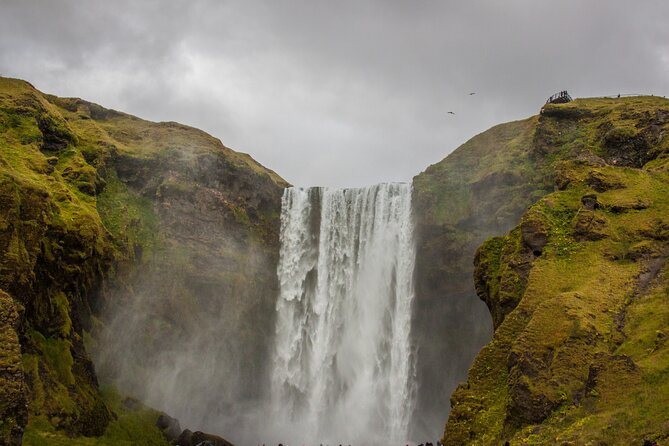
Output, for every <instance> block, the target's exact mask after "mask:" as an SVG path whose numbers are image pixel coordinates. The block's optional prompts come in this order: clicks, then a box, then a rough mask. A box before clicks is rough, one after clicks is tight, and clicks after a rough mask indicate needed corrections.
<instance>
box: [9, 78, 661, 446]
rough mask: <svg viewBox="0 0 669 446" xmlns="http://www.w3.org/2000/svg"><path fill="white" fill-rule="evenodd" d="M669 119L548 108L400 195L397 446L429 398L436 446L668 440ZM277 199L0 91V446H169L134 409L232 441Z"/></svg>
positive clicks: (210, 163) (249, 372) (614, 107)
mask: <svg viewBox="0 0 669 446" xmlns="http://www.w3.org/2000/svg"><path fill="white" fill-rule="evenodd" d="M668 125H669V103H668V101H666V100H665V99H662V98H654V97H639V98H618V99H588V100H577V101H574V102H572V103H569V104H563V105H547V106H545V107H544V108H543V109H542V113H541V114H540V115H539V116H535V117H531V118H528V119H525V120H522V121H516V122H511V123H507V124H502V125H499V126H496V127H493V128H492V129H490V130H488V131H486V132H484V133H482V134H480V135H478V136H476V137H474V138H472V139H471V140H470V141H468V142H467V143H465V144H464V145H463V146H461V147H460V148H458V149H457V150H456V151H455V152H453V153H452V154H451V155H450V156H448V157H447V158H446V159H445V160H443V161H441V162H439V163H437V164H435V165H433V166H430V167H429V168H428V169H427V170H426V171H425V172H423V173H421V174H420V175H418V176H416V177H415V178H414V181H413V190H412V197H411V200H412V206H413V212H414V215H413V218H414V220H413V221H414V223H415V241H416V245H415V260H416V264H415V276H414V285H415V296H413V304H412V306H413V310H412V312H411V324H410V325H411V330H410V332H411V336H410V338H409V347H408V348H409V350H410V353H409V354H404V355H403V356H404V357H407V358H409V359H410V360H411V361H410V362H411V367H415V368H414V371H415V380H414V382H415V383H417V384H418V386H417V388H415V389H411V390H412V391H414V390H415V395H414V396H415V398H414V399H412V400H411V404H415V411H414V412H413V418H412V419H411V420H408V421H406V426H409V434H408V436H409V438H416V439H419V440H420V441H423V439H429V438H436V436H437V435H441V427H442V426H443V422H444V418H445V417H446V416H447V415H448V411H449V399H450V402H451V405H452V410H451V412H450V415H449V419H448V423H447V425H446V430H445V436H444V438H443V441H444V442H445V443H446V444H454V445H455V444H458V445H459V444H482V445H488V444H500V443H503V442H504V441H505V440H511V442H512V444H516V443H522V442H526V443H530V444H532V443H535V444H546V443H555V442H562V443H566V444H579V443H580V442H582V441H593V442H600V443H601V442H604V443H615V442H616V441H618V440H620V439H623V440H624V442H625V443H633V442H638V441H639V440H640V439H641V438H642V437H644V436H648V437H652V438H654V439H658V440H664V439H666V438H669V425H667V424H666V419H667V417H668V416H669V414H667V412H666V407H669V401H667V395H669V378H667V377H668V376H669V374H668V373H667V367H668V366H669V345H668V344H667V343H666V342H665V340H666V338H667V334H668V333H667V331H666V327H667V324H668V323H669V302H667V295H669V288H668V283H667V277H668V276H667V266H666V257H667V241H668V239H669V238H668V237H669V236H668V235H667V234H668V232H667V231H668V228H669V221H668V220H667V218H668V216H669V203H668V202H667V200H668V198H667V197H669V194H668V193H667V192H669V186H668V185H669V173H668V171H669V168H668V164H667V163H668V160H669V142H668V139H667V138H666V132H667V127H668ZM287 186H288V184H287V183H286V182H285V181H284V180H282V179H281V178H280V177H279V176H277V175H276V174H275V173H274V172H272V171H271V170H268V169H266V168H264V167H262V166H260V165H258V164H257V163H256V162H255V161H253V160H252V159H251V158H250V157H249V156H248V155H244V154H241V153H237V152H234V151H232V150H230V149H228V148H226V147H225V146H223V145H222V144H221V143H220V141H218V140H217V139H215V138H213V137H211V136H209V135H207V134H205V133H204V132H201V131H199V130H197V129H193V128H190V127H187V126H183V125H180V124H177V123H151V122H147V121H144V120H141V119H139V118H136V117H133V116H130V115H127V114H124V113H120V112H116V111H112V110H107V109H104V108H102V107H100V106H98V105H95V104H92V103H89V102H86V101H83V100H80V99H63V98H57V97H54V96H50V95H45V94H43V93H40V92H39V91H37V90H36V89H34V88H33V87H32V86H31V85H30V84H28V83H26V82H23V81H18V80H13V79H6V78H0V211H1V212H0V229H1V232H0V253H1V254H2V255H1V256H0V304H1V305H0V372H1V373H0V420H1V422H0V444H20V442H21V439H22V438H23V441H24V442H25V443H26V444H45V443H46V444H56V445H60V444H63V445H67V444H89V443H90V442H89V440H91V439H90V438H88V437H86V436H89V437H90V436H92V437H96V438H95V441H97V442H98V444H110V445H111V444H166V443H167V440H166V439H165V437H164V436H163V434H162V433H161V432H160V430H159V429H158V428H157V427H156V420H157V419H158V416H159V415H160V413H159V412H158V411H156V410H154V409H151V408H149V407H147V406H144V405H143V404H142V403H141V402H140V401H139V400H142V402H145V403H149V404H150V405H153V406H154V407H156V408H158V409H161V408H170V413H171V415H175V416H177V418H179V419H180V420H181V422H182V423H183V424H184V427H191V428H194V429H211V430H214V431H216V432H219V433H223V434H227V433H228V432H235V435H237V438H250V437H246V436H245V435H246V434H247V433H248V431H250V430H254V429H255V427H254V426H255V425H254V424H253V421H254V420H258V419H259V418H258V416H259V414H258V412H257V410H256V408H257V407H259V402H260V401H261V400H262V399H263V398H266V397H267V396H268V395H269V394H270V393H271V389H270V382H271V381H272V380H271V379H270V378H271V376H270V368H269V365H270V364H269V360H270V358H272V352H271V350H272V348H273V347H272V346H273V345H275V344H274V343H275V340H276V339H275V325H276V320H275V318H276V317H277V312H276V297H277V296H278V295H279V294H280V291H281V290H280V286H279V283H278V280H277V275H276V271H277V265H278V262H279V232H280V230H279V226H280V225H279V223H280V221H279V220H280V212H281V197H282V195H283V193H284V189H285V188H286V187H287ZM407 187H408V186H407ZM404 192H407V191H404ZM319 206H320V203H319ZM319 218H320V217H319ZM313 225H314V226H316V223H315V222H313ZM318 226H319V227H320V220H319V221H318ZM505 234H506V235H505ZM491 237H492V238H491ZM312 241H313V240H312ZM379 249H380V248H379ZM387 257H388V256H387ZM474 259H475V262H473V261H474ZM326 269H327V268H326ZM307 275H308V276H309V277H310V279H309V280H307V282H309V281H310V280H314V281H315V280H316V279H317V277H316V276H315V274H311V275H309V274H307ZM472 277H474V280H472ZM394 283H395V284H398V283H399V281H398V279H397V278H396V280H395V282H394ZM381 294H383V293H381ZM390 294H392V295H393V299H396V298H397V293H390ZM476 295H478V297H479V298H480V299H478V298H477V297H476ZM393 302H397V300H395V301H393ZM389 305H390V304H389ZM381 307H383V306H379V308H381ZM389 308H390V307H388V306H386V307H383V311H386V312H388V314H390V312H389V311H390V310H389ZM303 310H304V308H303ZM380 311H381V310H380ZM404 314H408V313H406V312H405V313H404ZM370 320H371V319H370ZM392 320H395V319H394V318H392V317H388V318H386V319H384V320H383V321H382V322H383V324H385V325H383V324H382V325H383V326H384V327H386V328H388V325H387V323H388V321H392ZM374 321H376V322H373V323H377V322H378V321H379V319H374ZM369 323H370V324H371V323H372V322H369ZM363 325H364V324H363ZM296 333H297V332H296ZM351 336H352V335H351ZM491 337H492V341H491V342H488V341H490V339H491ZM212 339H213V340H215V342H212ZM305 339H306V338H305ZM486 344H487V345H486ZM305 345H306V344H305ZM352 345H354V343H352ZM384 347H388V346H387V345H386V346H384ZM381 350H383V351H386V352H387V349H386V350H384V349H381ZM347 353H348V354H355V353H356V349H355V348H351V349H348V350H347V351H346V352H342V353H341V355H342V356H345V354H347ZM381 356H382V357H384V358H386V357H387V356H384V355H381ZM91 357H92V358H94V360H95V361H94V362H95V366H94V365H93V361H92V360H91ZM474 358H476V359H474ZM377 359H378V358H377ZM382 359H383V358H382ZM381 363H383V361H381ZM472 363H473V365H471V364H472ZM388 364H389V363H388ZM470 365H471V368H470ZM468 369H469V370H468ZM340 371H341V370H340ZM348 372H351V373H353V372H355V371H351V370H348ZM333 376H335V375H333ZM384 376H385V375H384ZM336 377H337V379H340V381H341V383H345V381H346V380H345V379H344V378H345V374H340V375H336ZM98 378H99V380H98ZM388 379H389V378H388ZM465 380H466V383H464V384H461V385H459V386H458V384H459V383H461V382H463V381H465ZM100 382H102V383H106V384H105V385H103V386H102V387H101V386H100ZM109 383H114V384H115V385H113V386H110V385H107V384H109ZM344 387H345V386H344ZM342 388H343V387H342ZM621 389H625V391H624V392H622V391H621ZM119 390H120V393H123V394H125V395H130V396H132V397H133V398H127V397H125V396H121V395H120V393H119ZM310 392H311V393H310ZM305 394H314V392H312V391H311V390H309V391H306V392H305ZM379 395H381V396H379V398H380V399H383V398H387V397H389V396H388V395H389V392H388V391H381V392H380V393H379ZM296 405H299V404H297V403H296ZM333 407H334V406H333ZM398 407H399V406H398ZM326 409H327V408H326ZM325 412H327V410H325ZM371 412H374V411H370V413H371ZM332 414H334V412H332ZM630 414H631V415H630ZM261 415H262V414H261ZM333 416H334V415H333ZM391 418H392V417H391ZM400 418H401V417H400ZM382 421H383V422H387V420H386V419H385V418H384V419H383V420H382ZM403 423H404V421H403ZM403 426H404V424H403ZM378 429H380V430H381V429H390V428H389V426H388V425H385V424H383V425H379V427H378ZM251 433H253V432H251ZM385 438H388V437H385Z"/></svg>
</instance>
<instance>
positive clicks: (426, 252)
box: [412, 118, 545, 438]
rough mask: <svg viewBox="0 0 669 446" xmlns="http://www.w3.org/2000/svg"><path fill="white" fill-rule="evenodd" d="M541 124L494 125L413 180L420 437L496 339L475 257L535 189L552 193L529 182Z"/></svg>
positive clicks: (531, 121)
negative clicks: (480, 291) (478, 293)
mask: <svg viewBox="0 0 669 446" xmlns="http://www.w3.org/2000/svg"><path fill="white" fill-rule="evenodd" d="M534 124H535V119H534V118H531V119H529V120H525V121H518V122H514V123H509V124H504V125H501V126H497V127H494V128H493V129H491V130H489V131H487V132H484V133H483V134H481V135H478V136H476V137H475V138H473V139H472V140H470V141H469V142H467V143H466V144H465V145H463V146H461V147H460V148H458V150H456V151H455V152H453V153H452V154H451V155H450V156H449V157H448V158H446V159H445V160H444V161H442V162H440V163H438V164H436V165H434V166H430V167H429V168H428V169H427V170H426V171H425V172H423V173H421V174H420V175H418V176H417V177H415V178H414V183H413V185H414V197H413V204H414V211H415V214H416V230H417V234H416V237H417V245H416V246H417V251H416V257H417V258H416V276H415V283H416V299H415V304H414V320H413V322H412V326H413V327H414V329H413V332H412V336H413V338H414V342H415V343H416V345H417V346H418V347H417V380H418V382H419V383H421V387H420V388H419V389H418V395H417V408H416V413H415V417H414V434H415V438H430V437H432V438H434V436H435V435H440V434H441V432H437V431H436V430H435V428H436V427H440V426H441V423H442V422H443V417H444V414H445V413H446V412H447V410H448V408H447V404H448V401H449V398H450V395H451V393H452V392H453V390H454V389H455V387H456V386H457V384H458V383H459V382H461V381H463V380H464V378H465V376H466V374H467V370H468V369H469V367H470V365H471V361H472V360H473V358H474V356H475V355H476V353H477V352H478V351H479V350H480V348H481V347H482V346H483V345H484V344H485V343H486V342H488V341H489V339H490V337H491V334H492V327H491V325H492V324H491V318H490V313H489V312H488V311H487V310H486V307H485V305H483V303H482V302H481V301H480V300H479V299H477V298H476V290H475V288H474V283H473V281H472V276H473V275H474V264H473V262H472V260H473V259H474V256H475V253H476V250H477V248H478V247H479V245H480V244H481V243H482V242H483V241H484V240H485V239H486V238H488V237H490V236H493V235H497V234H502V233H504V232H505V231H507V230H509V229H510V228H512V227H513V226H514V225H515V224H516V223H517V221H518V219H519V218H520V216H521V215H522V213H523V211H524V210H525V209H526V207H527V206H528V204H529V203H530V202H531V200H532V196H533V194H542V193H545V192H542V191H540V190H536V189H540V186H537V185H531V187H528V184H530V183H531V182H530V181H529V180H528V178H529V177H532V176H534V175H536V172H535V169H533V168H530V160H529V158H530V156H531V148H532V138H533V133H532V129H533V126H534ZM512 164H513V165H516V166H525V167H527V169H526V168H525V167H522V168H521V169H520V170H519V169H518V168H517V167H516V168H514V167H512ZM538 182H539V181H538ZM530 257H532V255H531V254H530ZM525 262H526V260H525V259H523V260H521V259H519V265H518V266H517V269H518V270H523V269H524V268H525ZM476 286H477V287H478V286H479V285H478V282H477V285H476ZM486 303H488V302H486ZM505 305H506V306H505V307H504V309H500V311H499V314H497V315H496V314H494V313H493V318H492V322H493V323H495V324H496V323H497V321H498V320H501V318H503V315H504V314H505V313H506V312H508V311H511V309H512V308H513V307H514V306H515V303H514V302H513V301H508V302H507V303H506V304H505ZM434 339H439V342H434Z"/></svg>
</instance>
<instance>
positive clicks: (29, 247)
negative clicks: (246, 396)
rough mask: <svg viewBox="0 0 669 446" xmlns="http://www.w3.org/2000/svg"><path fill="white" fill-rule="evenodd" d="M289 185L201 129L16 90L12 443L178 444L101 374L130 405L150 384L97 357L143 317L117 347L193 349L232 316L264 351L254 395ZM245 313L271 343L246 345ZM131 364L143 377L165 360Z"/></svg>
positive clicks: (3, 138)
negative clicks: (103, 345)
mask: <svg viewBox="0 0 669 446" xmlns="http://www.w3.org/2000/svg"><path fill="white" fill-rule="evenodd" d="M286 185H287V184H286V183H285V181H283V180H282V179H281V178H279V177H278V176H277V175H276V174H275V173H274V172H272V171H270V170H267V169H265V168H264V167H262V166H260V165H259V164H258V163H256V162H255V161H253V160H252V159H251V158H250V157H249V156H248V155H245V154H241V153H237V152H234V151H232V150H230V149H229V148H227V147H225V146H223V145H222V144H221V143H220V141H218V140H217V139H215V138H213V137H211V136H209V135H207V134H205V133H204V132H202V131H199V130H197V129H193V128H190V127H187V126H183V125H180V124H176V123H152V122H148V121H144V120H141V119H139V118H136V117H133V116H130V115H127V114H124V113H119V112H116V111H113V110H107V109H104V108H102V107H100V106H98V105H96V104H92V103H89V102H86V101H83V100H80V99H62V98H57V97H54V96H50V95H45V94H43V93H41V92H39V91H37V90H36V89H35V88H33V87H32V86H31V85H30V84H28V83H26V82H23V81H19V80H14V79H7V78H0V228H1V231H0V253H1V255H0V302H1V303H2V306H1V307H0V348H1V349H2V355H1V356H0V360H1V361H2V362H1V363H0V371H1V372H2V373H0V382H1V384H2V385H1V389H2V390H1V391H0V392H1V397H2V398H1V399H0V401H1V404H0V420H1V421H0V444H20V442H21V436H22V433H23V431H24V429H25V430H26V432H25V437H24V440H25V441H28V442H32V443H40V442H43V441H46V440H47V439H48V441H49V444H60V443H62V444H75V443H76V442H77V441H81V442H84V443H85V437H82V436H102V437H101V439H100V441H101V442H103V443H104V444H107V443H105V442H108V443H109V444H123V442H126V443H129V442H132V444H138V443H137V441H140V440H141V441H140V443H141V442H142V441H143V443H144V444H160V443H161V442H164V441H165V440H164V439H163V437H162V435H161V434H160V432H159V431H158V430H157V428H156V427H155V420H156V419H157V417H158V412H155V411H152V410H150V409H148V408H145V407H144V406H142V405H141V404H140V403H138V402H133V400H129V399H126V400H122V399H120V398H119V397H118V396H117V394H116V393H115V392H114V391H113V390H112V389H109V390H105V391H102V392H101V391H100V389H99V384H98V379H97V374H96V372H95V370H94V367H93V364H92V362H91V360H90V352H91V351H93V352H94V354H96V355H99V356H100V364H102V366H101V368H102V369H103V372H104V373H105V374H106V376H108V377H110V379H111V380H118V381H119V382H120V385H121V386H122V387H124V390H129V391H133V392H134V391H135V390H137V389H136V388H134V387H133V386H137V387H141V386H142V385H143V384H142V381H141V380H137V381H135V380H130V381H129V382H123V381H122V377H127V376H128V371H127V370H118V368H117V367H114V366H113V363H114V361H113V360H114V358H116V359H118V358H117V357H116V356H115V354H116V353H118V351H114V350H113V349H110V350H107V349H100V348H98V346H97V344H96V340H99V339H108V337H109V336H110V334H109V331H110V328H112V329H113V328H118V327H124V324H123V323H122V322H119V321H123V320H124V317H125V316H127V315H128V314H127V313H125V312H124V309H127V308H132V310H133V311H134V310H137V309H138V308H139V307H137V306H136V305H144V306H145V309H146V312H145V313H144V314H145V319H144V320H143V322H146V324H147V325H145V326H144V328H145V329H144V331H143V332H140V333H134V334H132V336H120V333H117V334H116V335H115V338H116V339H117V340H118V343H117V344H114V345H117V346H118V347H119V348H128V347H129V348H132V347H133V343H136V344H137V345H138V344H139V342H138V341H137V339H140V338H141V340H142V342H146V343H147V345H149V346H151V345H153V346H155V345H156V343H160V342H163V343H167V344H170V343H171V345H180V343H183V342H184V339H186V338H187V337H188V336H189V335H190V334H192V332H193V331H196V330H197V329H198V327H197V321H198V317H202V315H203V314H204V313H211V312H219V314H222V315H224V316H223V317H225V318H227V319H228V320H229V326H230V329H231V331H235V332H237V333H239V334H238V336H242V337H243V342H242V344H243V345H245V346H246V347H247V348H248V351H247V354H246V356H244V355H241V354H240V355H239V358H240V360H239V367H240V368H241V369H242V373H240V376H242V375H244V373H245V372H246V371H248V372H249V373H248V375H247V376H248V382H245V383H244V385H245V386H246V387H243V389H242V390H248V389H252V388H253V385H254V384H255V383H257V382H258V380H259V379H260V376H261V373H263V368H262V367H259V366H258V365H257V363H256V364H255V365H254V364H252V362H253V361H254V359H255V358H256V357H257V355H256V354H254V353H256V352H257V351H258V350H261V349H262V348H263V345H264V343H262V342H260V341H259V338H258V336H266V335H267V333H266V331H267V328H266V327H269V326H271V325H272V321H271V317H272V314H273V311H272V310H273V301H272V291H273V290H274V289H275V288H276V286H277V285H276V283H275V282H276V278H275V275H274V271H275V264H276V261H277V257H278V225H279V221H278V216H279V211H280V197H281V193H282V188H283V187H285V186H286ZM142 295H149V296H151V297H152V298H151V299H147V298H145V299H141V298H140V297H141V296H142ZM156 296H157V298H156ZM241 313H244V314H252V315H253V316H252V317H250V318H247V320H249V319H250V320H251V322H252V323H253V322H254V321H255V323H256V324H257V326H256V327H260V330H254V332H253V333H248V329H247V332H245V331H244V329H243V328H242V327H240V325H241V323H240V322H239V321H240V319H241V317H242V316H241ZM184 314H188V315H189V317H180V315H184ZM135 322H136V321H135ZM257 331H259V332H260V333H257ZM121 334H122V333H121ZM111 336H112V337H114V335H113V334H112V335H111ZM244 336H245V337H244ZM223 344H225V342H223ZM154 353H155V352H154ZM126 354H127V357H126V359H127V360H129V361H131V362H130V363H133V364H134V369H133V370H132V372H133V373H138V374H143V373H145V372H150V371H151V370H152V367H154V366H155V364H156V362H158V361H161V360H163V359H164V358H156V357H155V356H153V357H152V356H151V354H150V350H147V349H145V350H142V351H137V350H130V351H126ZM141 354H145V356H144V357H141V358H139V355H141ZM258 355H260V354H258ZM105 360H109V361H108V362H105ZM251 369H252V370H251ZM140 376H144V375H140ZM191 391H192V390H191ZM140 396H142V397H144V396H147V395H140ZM149 396H150V395H149ZM26 425H27V429H26ZM78 439H81V440H78ZM59 442H60V443H59Z"/></svg>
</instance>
